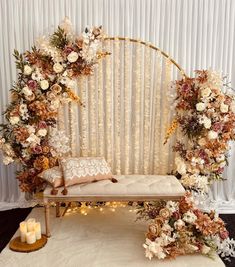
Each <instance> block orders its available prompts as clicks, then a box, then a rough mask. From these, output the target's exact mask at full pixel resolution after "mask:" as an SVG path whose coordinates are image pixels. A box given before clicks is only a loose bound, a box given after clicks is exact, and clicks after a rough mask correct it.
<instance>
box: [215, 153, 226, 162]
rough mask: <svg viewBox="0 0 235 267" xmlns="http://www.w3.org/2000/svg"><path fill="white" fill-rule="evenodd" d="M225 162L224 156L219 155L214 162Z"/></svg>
mask: <svg viewBox="0 0 235 267" xmlns="http://www.w3.org/2000/svg"><path fill="white" fill-rule="evenodd" d="M224 160H225V156H224V155H223V154H221V155H219V156H218V157H217V158H216V161H217V162H222V161H224Z"/></svg>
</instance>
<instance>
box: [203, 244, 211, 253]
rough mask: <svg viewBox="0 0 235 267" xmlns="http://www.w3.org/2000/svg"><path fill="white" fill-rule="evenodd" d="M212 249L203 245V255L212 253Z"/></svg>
mask: <svg viewBox="0 0 235 267" xmlns="http://www.w3.org/2000/svg"><path fill="white" fill-rule="evenodd" d="M210 250H211V248H210V247H208V246H206V245H203V246H202V254H208V253H209V252H210Z"/></svg>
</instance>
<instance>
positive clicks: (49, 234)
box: [45, 203, 51, 237]
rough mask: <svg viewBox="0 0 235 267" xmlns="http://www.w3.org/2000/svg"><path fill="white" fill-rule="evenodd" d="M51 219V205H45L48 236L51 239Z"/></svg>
mask: <svg viewBox="0 0 235 267" xmlns="http://www.w3.org/2000/svg"><path fill="white" fill-rule="evenodd" d="M49 217H50V203H46V204H45V225H46V236H47V237H50V236H51V233H50V225H49Z"/></svg>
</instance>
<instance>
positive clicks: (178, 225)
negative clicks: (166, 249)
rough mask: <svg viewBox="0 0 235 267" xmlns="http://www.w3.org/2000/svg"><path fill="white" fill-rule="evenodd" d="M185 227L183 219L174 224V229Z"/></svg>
mask: <svg viewBox="0 0 235 267" xmlns="http://www.w3.org/2000/svg"><path fill="white" fill-rule="evenodd" d="M184 226H185V222H184V221H183V220H181V219H179V220H177V221H176V222H175V223H174V227H175V228H176V229H179V230H180V229H182V228H183V227H184Z"/></svg>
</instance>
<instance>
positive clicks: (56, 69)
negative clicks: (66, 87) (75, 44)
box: [53, 63, 63, 73]
mask: <svg viewBox="0 0 235 267" xmlns="http://www.w3.org/2000/svg"><path fill="white" fill-rule="evenodd" d="M53 70H54V72H56V73H60V72H62V71H63V66H62V65H61V64H60V63H55V64H54V66H53Z"/></svg>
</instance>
